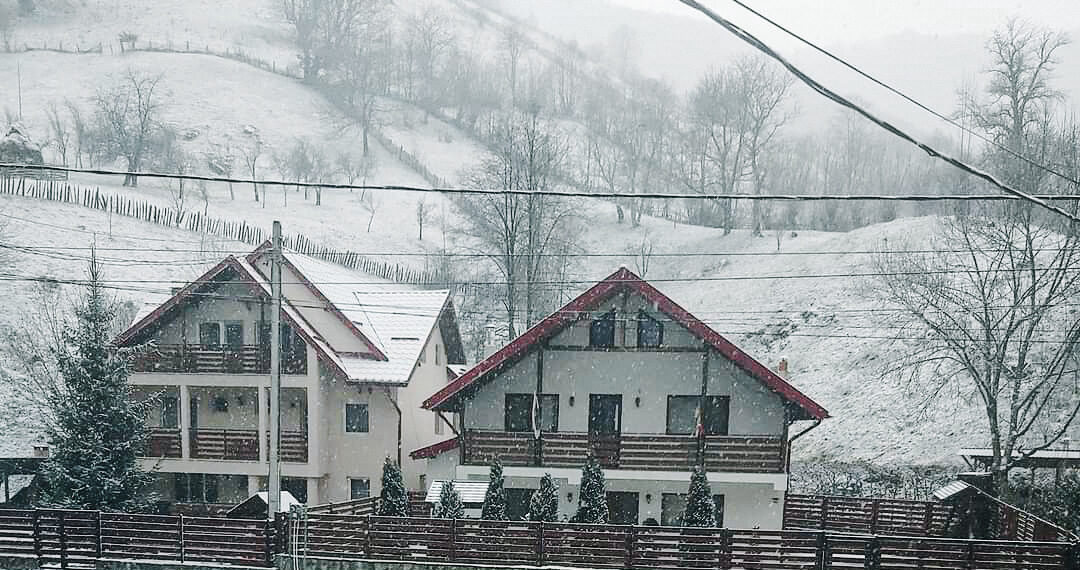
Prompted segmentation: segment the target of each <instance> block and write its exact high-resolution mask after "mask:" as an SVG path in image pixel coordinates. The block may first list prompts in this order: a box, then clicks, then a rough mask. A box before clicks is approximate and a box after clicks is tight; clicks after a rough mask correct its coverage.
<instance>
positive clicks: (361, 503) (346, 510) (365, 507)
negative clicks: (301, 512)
mask: <svg viewBox="0 0 1080 570" xmlns="http://www.w3.org/2000/svg"><path fill="white" fill-rule="evenodd" d="M425 497H426V493H425V492H423V491H409V512H410V513H412V515H413V516H419V517H427V516H431V509H432V505H431V503H428V502H426V501H425V500H424V499H425ZM380 500H381V499H380V498H379V497H377V496H376V497H364V498H363V499H353V500H351V501H342V502H340V503H326V504H323V505H315V506H313V507H308V510H307V512H308V513H311V514H324V515H352V516H368V515H375V514H376V513H378V512H379V501H380Z"/></svg>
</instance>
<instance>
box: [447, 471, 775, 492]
mask: <svg viewBox="0 0 1080 570" xmlns="http://www.w3.org/2000/svg"><path fill="white" fill-rule="evenodd" d="M490 470H491V468H490V467H488V466H484V465H459V466H458V467H457V475H456V478H458V479H477V478H481V477H485V478H486V477H487V476H488V474H489V471H490ZM602 471H603V472H604V478H605V479H606V480H608V481H643V482H650V481H657V482H665V483H669V482H670V483H680V484H689V482H690V473H689V472H686V471H634V470H629V469H603V470H602ZM546 473H550V474H551V476H552V477H554V478H555V479H562V480H564V481H566V482H567V483H568V484H570V485H580V484H581V469H580V468H571V467H506V466H504V467H503V475H504V476H505V477H523V478H529V479H539V478H541V477H543V476H544V474H546ZM706 476H707V477H708V479H709V483H715V484H745V485H771V486H772V489H773V490H774V491H786V490H787V487H788V475H787V473H728V472H709V473H707V474H706Z"/></svg>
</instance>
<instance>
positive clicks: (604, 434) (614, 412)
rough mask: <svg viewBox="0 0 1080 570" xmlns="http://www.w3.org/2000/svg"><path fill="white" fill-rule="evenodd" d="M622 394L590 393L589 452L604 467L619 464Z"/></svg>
mask: <svg viewBox="0 0 1080 570" xmlns="http://www.w3.org/2000/svg"><path fill="white" fill-rule="evenodd" d="M621 433H622V396H621V395H619V394H590V395H589V452H590V453H591V454H592V455H593V456H594V457H596V460H597V461H599V462H600V465H601V466H602V467H609V468H614V467H618V466H619V446H620V439H621V438H620V434H621Z"/></svg>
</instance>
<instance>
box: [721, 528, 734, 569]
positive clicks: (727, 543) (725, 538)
mask: <svg viewBox="0 0 1080 570" xmlns="http://www.w3.org/2000/svg"><path fill="white" fill-rule="evenodd" d="M734 534H735V533H734V532H733V531H731V530H728V529H726V528H725V529H721V531H720V568H722V569H723V570H730V568H731V559H732V555H731V551H732V545H731V542H732V540H731V539H732V537H733V536H734Z"/></svg>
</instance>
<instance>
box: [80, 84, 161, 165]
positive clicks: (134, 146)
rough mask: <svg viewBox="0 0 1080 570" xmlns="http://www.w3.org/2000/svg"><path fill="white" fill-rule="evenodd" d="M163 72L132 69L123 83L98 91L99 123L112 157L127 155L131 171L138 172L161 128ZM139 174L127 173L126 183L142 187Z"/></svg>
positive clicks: (105, 145) (99, 129)
mask: <svg viewBox="0 0 1080 570" xmlns="http://www.w3.org/2000/svg"><path fill="white" fill-rule="evenodd" d="M161 78H162V76H161V75H155V76H149V75H144V74H142V73H139V72H137V71H135V70H134V69H131V68H129V69H128V70H127V71H126V72H125V73H124V76H123V78H122V79H121V80H120V82H119V83H118V84H116V85H114V86H113V87H111V88H107V89H103V90H101V91H99V92H98V94H97V97H96V103H97V123H98V131H99V132H100V136H101V137H102V142H103V143H104V148H105V149H106V151H107V152H108V154H109V155H110V156H113V157H123V158H124V160H125V161H126V162H127V170H128V171H129V172H138V171H139V170H140V168H142V166H143V162H144V159H145V158H146V155H147V153H148V151H149V150H150V147H151V143H152V141H153V139H154V137H155V135H156V134H157V132H158V131H159V130H160V129H161V121H160V113H161V102H160V100H159V97H158V92H157V91H158V85H159V84H160V82H161ZM138 184H139V180H138V177H137V176H136V175H135V174H128V175H126V176H124V186H138Z"/></svg>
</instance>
